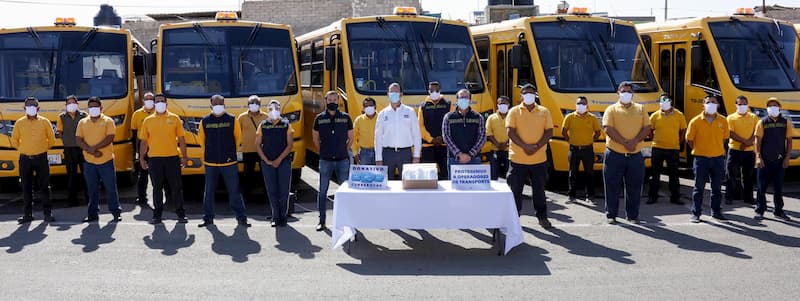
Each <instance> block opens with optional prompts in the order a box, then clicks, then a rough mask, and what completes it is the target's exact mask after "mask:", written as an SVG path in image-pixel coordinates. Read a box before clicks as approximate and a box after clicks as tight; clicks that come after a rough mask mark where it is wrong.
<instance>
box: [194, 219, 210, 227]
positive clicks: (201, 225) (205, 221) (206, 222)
mask: <svg viewBox="0 0 800 301" xmlns="http://www.w3.org/2000/svg"><path fill="white" fill-rule="evenodd" d="M213 224H214V220H204V221H203V223H201V224H198V225H197V227H198V228H204V227H207V226H211V225H213Z"/></svg>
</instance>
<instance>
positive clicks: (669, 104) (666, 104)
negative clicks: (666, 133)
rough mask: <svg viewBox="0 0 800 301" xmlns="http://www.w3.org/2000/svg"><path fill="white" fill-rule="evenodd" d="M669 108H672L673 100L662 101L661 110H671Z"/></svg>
mask: <svg viewBox="0 0 800 301" xmlns="http://www.w3.org/2000/svg"><path fill="white" fill-rule="evenodd" d="M669 109H672V102H671V101H664V102H661V110H662V111H669Z"/></svg>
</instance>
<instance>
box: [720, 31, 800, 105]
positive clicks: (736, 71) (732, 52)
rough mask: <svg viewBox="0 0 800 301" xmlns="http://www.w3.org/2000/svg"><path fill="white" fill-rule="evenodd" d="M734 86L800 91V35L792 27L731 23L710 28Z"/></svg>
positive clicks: (762, 89) (760, 89)
mask: <svg viewBox="0 0 800 301" xmlns="http://www.w3.org/2000/svg"><path fill="white" fill-rule="evenodd" d="M708 26H709V28H710V29H711V34H712V36H713V37H714V41H715V42H716V44H717V48H718V49H719V53H720V56H722V61H723V62H724V63H725V69H727V70H728V75H729V76H730V78H731V81H732V82H733V84H734V85H735V86H736V87H737V88H739V89H742V90H746V91H797V90H800V82H798V80H797V74H796V73H795V72H794V69H793V67H792V64H793V62H794V53H795V45H796V43H795V42H796V40H797V35H796V34H795V31H794V28H792V27H791V26H789V25H784V24H779V23H772V22H769V23H767V22H750V21H740V20H730V21H725V22H714V23H709V24H708Z"/></svg>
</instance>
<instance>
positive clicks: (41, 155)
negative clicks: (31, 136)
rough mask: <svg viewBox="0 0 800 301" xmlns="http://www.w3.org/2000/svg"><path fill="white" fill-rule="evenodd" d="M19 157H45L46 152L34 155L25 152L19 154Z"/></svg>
mask: <svg viewBox="0 0 800 301" xmlns="http://www.w3.org/2000/svg"><path fill="white" fill-rule="evenodd" d="M19 157H20V158H25V159H38V158H42V157H47V153H41V154H35V155H26V154H19Z"/></svg>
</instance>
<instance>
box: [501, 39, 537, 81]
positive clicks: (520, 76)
mask: <svg viewBox="0 0 800 301" xmlns="http://www.w3.org/2000/svg"><path fill="white" fill-rule="evenodd" d="M510 72H511V70H509V73H510ZM508 77H509V78H511V77H512V76H511V74H509V75H508ZM527 84H532V85H533V86H536V80H535V79H534V78H533V64H531V56H530V51H528V47H527V45H525V44H523V46H522V66H521V67H520V68H519V69H517V86H520V87H521V86H524V85H527ZM512 92H513V91H512V90H511V88H509V91H508V93H512Z"/></svg>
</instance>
